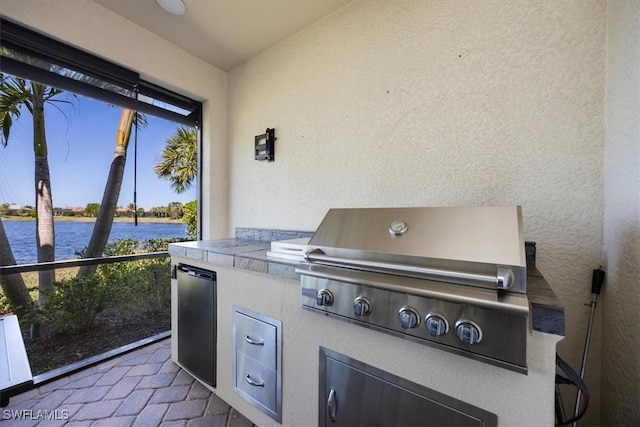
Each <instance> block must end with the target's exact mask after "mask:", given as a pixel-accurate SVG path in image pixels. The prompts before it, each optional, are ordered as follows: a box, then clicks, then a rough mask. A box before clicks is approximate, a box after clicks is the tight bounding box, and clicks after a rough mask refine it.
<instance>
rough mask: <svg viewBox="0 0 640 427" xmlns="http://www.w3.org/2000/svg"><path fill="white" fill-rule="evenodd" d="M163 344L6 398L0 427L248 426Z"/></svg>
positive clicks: (239, 415) (247, 423) (0, 411)
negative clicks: (6, 403)
mask: <svg viewBox="0 0 640 427" xmlns="http://www.w3.org/2000/svg"><path fill="white" fill-rule="evenodd" d="M170 356H171V341H170V339H166V340H163V341H160V342H157V343H155V344H152V345H149V346H146V347H143V348H141V349H139V350H136V351H133V352H131V353H127V354H125V355H123V356H120V357H116V358H114V359H111V360H109V361H106V362H104V363H102V364H99V365H96V366H93V367H91V368H87V369H85V370H83V371H80V372H78V373H75V374H73V375H70V376H68V377H63V378H60V379H58V380H56V381H53V382H51V383H48V384H45V385H43V386H41V387H38V388H36V389H33V390H31V391H28V392H26V393H22V394H19V395H17V396H14V397H12V398H11V400H10V403H9V405H8V406H7V407H5V408H0V427H13V426H16V427H29V426H38V427H49V426H52V427H53V426H68V427H76V426H77V427H80V426H91V427H100V426H106V427H120V426H123V427H130V426H135V427H138V426H145V427H147V426H150V427H151V426H163V427H165V426H166V427H168V426H172V427H173V426H176V427H178V426H179V427H193V426H209V427H251V426H252V425H253V424H252V423H251V422H250V421H249V420H247V419H246V418H245V417H244V416H242V414H240V413H239V412H238V411H236V410H235V409H233V408H232V407H230V406H229V405H228V404H227V403H226V402H224V401H223V400H222V399H220V398H219V397H217V396H216V395H215V394H213V393H211V392H210V391H209V390H207V389H206V388H205V387H204V386H202V385H201V384H200V383H199V382H198V381H195V380H194V379H193V378H192V377H191V376H190V375H188V374H187V373H186V372H185V371H183V370H182V369H180V368H179V367H178V366H177V365H176V364H175V363H173V362H172V361H171V358H170Z"/></svg>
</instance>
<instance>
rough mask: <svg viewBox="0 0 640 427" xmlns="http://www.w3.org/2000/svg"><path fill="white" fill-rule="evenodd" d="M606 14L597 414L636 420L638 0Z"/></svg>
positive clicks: (639, 411) (639, 373) (639, 340)
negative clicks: (604, 272)
mask: <svg viewBox="0 0 640 427" xmlns="http://www.w3.org/2000/svg"><path fill="white" fill-rule="evenodd" d="M607 15H608V17H607V23H608V43H607V91H606V100H607V101H606V142H605V157H604V170H605V174H604V194H605V210H604V254H605V262H606V270H607V280H606V284H605V288H604V290H603V298H602V301H603V309H604V327H605V330H606V331H607V333H606V334H605V335H604V337H603V342H602V373H603V375H602V396H603V398H602V420H603V422H604V423H606V424H608V425H640V327H639V326H638V325H639V324H640V311H638V307H640V288H639V287H638V285H639V284H640V267H638V265H639V263H640V2H637V1H634V0H628V1H620V0H615V1H610V2H608V8H607ZM621 355H624V357H623V358H621V357H620V356H621Z"/></svg>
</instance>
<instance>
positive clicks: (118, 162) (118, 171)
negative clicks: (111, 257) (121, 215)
mask: <svg viewBox="0 0 640 427" xmlns="http://www.w3.org/2000/svg"><path fill="white" fill-rule="evenodd" d="M134 123H135V124H136V125H138V126H145V125H146V123H147V121H146V118H145V117H144V116H143V115H140V114H138V113H136V112H135V111H133V110H130V109H128V108H123V109H122V112H121V114H120V124H119V126H118V131H117V133H116V145H115V151H114V153H113V160H111V168H110V169H109V176H108V177H107V182H106V184H105V186H104V192H103V193H102V202H101V203H100V211H99V212H98V217H97V218H96V222H95V224H94V226H93V232H92V233H91V238H90V239H89V244H88V245H87V249H86V250H85V252H84V257H85V258H95V257H99V256H102V254H103V252H104V248H105V246H106V245H107V241H108V240H109V234H110V233H111V226H112V225H113V217H114V215H115V212H116V208H117V207H118V198H119V197H120V189H121V188H122V177H123V176H124V167H125V164H126V162H127V148H128V147H129V139H130V137H131V129H132V127H133V124H134ZM95 271H96V266H95V265H86V266H82V267H80V269H79V270H78V274H77V277H79V278H80V277H84V276H87V275H89V274H92V273H94V272H95Z"/></svg>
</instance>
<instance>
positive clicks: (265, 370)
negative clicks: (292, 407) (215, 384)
mask: <svg viewBox="0 0 640 427" xmlns="http://www.w3.org/2000/svg"><path fill="white" fill-rule="evenodd" d="M235 380H236V384H234V386H235V388H236V390H237V391H239V392H240V393H244V394H245V395H247V396H248V397H249V398H251V399H253V400H254V401H256V402H257V403H259V404H261V405H263V406H264V407H266V408H267V409H269V410H270V411H272V412H276V410H277V384H276V371H275V370H274V369H270V368H269V367H267V366H265V365H263V364H262V363H260V362H258V361H256V360H254V359H252V358H251V357H248V356H247V355H245V354H242V353H240V352H238V353H236V375H235Z"/></svg>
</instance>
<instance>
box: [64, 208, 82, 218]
mask: <svg viewBox="0 0 640 427" xmlns="http://www.w3.org/2000/svg"><path fill="white" fill-rule="evenodd" d="M62 215H63V216H84V208H83V207H80V206H75V207H66V208H64V209H63V211H62Z"/></svg>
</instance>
